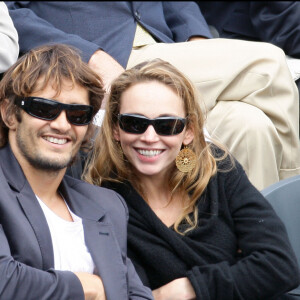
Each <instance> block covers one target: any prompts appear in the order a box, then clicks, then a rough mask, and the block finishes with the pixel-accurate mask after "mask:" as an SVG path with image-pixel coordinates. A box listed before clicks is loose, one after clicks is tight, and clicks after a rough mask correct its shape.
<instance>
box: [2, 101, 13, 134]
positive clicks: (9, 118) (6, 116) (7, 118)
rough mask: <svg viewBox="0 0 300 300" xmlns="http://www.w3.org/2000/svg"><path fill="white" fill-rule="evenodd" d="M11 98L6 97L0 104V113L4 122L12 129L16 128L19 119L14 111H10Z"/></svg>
mask: <svg viewBox="0 0 300 300" xmlns="http://www.w3.org/2000/svg"><path fill="white" fill-rule="evenodd" d="M8 106H9V100H8V99H4V101H3V102H2V103H1V104H0V113H1V118H2V120H3V122H4V124H5V125H6V126H7V127H8V128H9V129H11V130H15V129H16V124H17V119H16V115H15V113H13V112H12V111H10V112H8Z"/></svg>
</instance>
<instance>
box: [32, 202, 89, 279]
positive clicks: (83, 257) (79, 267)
mask: <svg viewBox="0 0 300 300" xmlns="http://www.w3.org/2000/svg"><path fill="white" fill-rule="evenodd" d="M36 198H37V199H38V201H39V203H40V205H41V208H42V210H43V212H44V214H45V217H46V220H47V223H48V226H49V229H50V233H51V238H52V245H53V252H54V269H55V270H61V271H72V272H87V273H90V274H93V272H94V269H95V265H94V262H93V260H92V257H91V254H90V252H89V250H88V249H87V247H86V245H85V241H84V232H83V226H82V219H81V218H80V217H78V216H76V215H75V214H74V213H73V212H72V211H71V210H70V209H69V207H68V205H67V204H66V205H67V207H68V209H69V212H70V214H71V216H72V218H73V222H69V221H66V220H64V219H62V218H61V217H59V216H58V215H56V214H55V213H54V212H53V211H52V210H51V209H50V208H49V207H48V206H47V205H46V204H45V203H44V202H43V201H42V200H41V199H39V197H38V196H36Z"/></svg>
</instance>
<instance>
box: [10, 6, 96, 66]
mask: <svg viewBox="0 0 300 300" xmlns="http://www.w3.org/2000/svg"><path fill="white" fill-rule="evenodd" d="M6 4H7V7H8V8H9V12H10V16H11V18H12V20H13V22H14V25H15V27H16V29H17V32H18V34H19V45H20V52H21V53H26V52H27V51H29V50H31V49H32V48H35V47H38V46H40V45H43V44H48V43H63V44H68V45H71V46H74V47H76V48H78V49H80V50H81V56H82V59H83V60H84V61H85V62H88V61H89V59H90V57H91V56H92V54H93V53H94V52H95V51H96V50H98V49H99V48H100V47H99V46H98V45H96V44H94V43H92V42H89V41H87V40H85V39H83V38H81V37H80V36H78V35H75V34H69V33H66V32H64V31H62V30H59V29H57V28H56V27H54V26H53V25H52V24H51V23H49V22H47V21H46V20H44V19H42V18H40V17H38V16H37V15H36V14H35V13H34V12H33V11H32V10H31V9H30V8H29V4H30V1H7V2H6ZM53 17H55V16H53Z"/></svg>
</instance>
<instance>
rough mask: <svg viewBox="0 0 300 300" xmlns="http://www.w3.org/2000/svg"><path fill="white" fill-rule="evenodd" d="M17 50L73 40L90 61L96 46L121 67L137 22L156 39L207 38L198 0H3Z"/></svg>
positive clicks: (127, 53) (131, 41) (23, 51)
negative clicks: (140, 0)
mask: <svg viewBox="0 0 300 300" xmlns="http://www.w3.org/2000/svg"><path fill="white" fill-rule="evenodd" d="M6 4H7V6H8V8H9V10H10V15H11V18H12V20H13V22H14V25H15V27H16V29H17V31H18V34H19V44H20V51H21V53H25V52H27V51H28V50H30V49H32V48H34V47H37V46H39V45H42V44H46V43H50V42H55V43H65V44H69V45H73V46H75V47H77V48H78V49H80V50H81V51H82V57H83V59H84V60H85V61H88V60H89V59H90V57H91V55H92V54H93V53H94V52H95V51H96V50H98V49H99V48H101V49H103V50H104V51H105V52H107V53H109V54H110V55H111V56H112V57H114V58H115V59H116V60H117V61H118V62H119V63H120V64H121V65H122V66H123V67H126V65H127V61H128V58H129V55H130V52H131V50H132V43H133V39H134V34H135V30H136V24H137V22H138V23H140V24H141V25H142V26H143V27H145V28H146V29H147V30H148V31H149V32H150V33H151V34H152V35H153V36H154V37H155V38H156V39H157V41H159V42H164V43H173V42H184V41H186V40H187V39H188V38H189V37H191V36H193V35H201V36H205V37H211V35H210V32H209V29H208V26H207V24H206V22H205V20H204V18H203V16H202V14H201V12H200V10H199V7H198V6H197V4H196V3H195V2H193V1H190V2H186V1H185V2H172V1H161V2H160V1H156V2H149V1H145V2H136V1H107V2H105V1H103V2H102V1H94V2H89V1H77V2H70V1H52V2H51V1H50V2H48V1H7V2H6Z"/></svg>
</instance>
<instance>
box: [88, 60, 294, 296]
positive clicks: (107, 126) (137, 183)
mask: <svg viewBox="0 0 300 300" xmlns="http://www.w3.org/2000/svg"><path fill="white" fill-rule="evenodd" d="M196 99H197V95H196V92H195V90H194V88H193V85H192V84H191V82H190V81H189V80H188V79H187V78H186V77H185V76H184V75H183V74H182V73H180V72H179V71H178V70H177V69H175V68H174V67H173V66H172V65H170V64H169V63H167V62H164V61H161V60H154V61H151V62H148V63H143V64H140V65H138V66H136V67H134V68H132V69H130V70H127V71H125V72H124V73H123V74H122V75H120V76H119V77H118V78H117V79H116V80H115V81H114V83H113V84H112V86H111V94H110V97H109V101H108V103H107V106H106V115H105V118H104V121H103V125H102V128H101V133H100V135H99V137H98V138H97V141H96V145H95V148H94V150H95V151H94V152H93V153H94V154H93V157H92V159H91V164H90V167H89V170H87V171H86V174H85V179H86V180H87V181H89V182H91V183H94V184H97V185H101V186H106V187H108V188H111V189H114V190H116V191H117V192H118V193H120V194H121V195H122V196H123V197H124V198H125V200H126V202H127V205H128V207H129V212H130V217H129V228H128V250H129V253H128V255H129V256H130V257H131V259H132V260H133V262H134V264H135V267H136V269H137V271H138V273H139V275H140V277H141V279H142V281H143V282H144V284H146V285H148V286H149V287H150V288H151V289H152V290H153V295H154V297H155V299H172V300H174V299H181V300H182V299H218V300H221V299H251V300H253V299H264V300H265V299H268V298H271V297H276V296H279V295H281V294H283V293H284V292H286V291H288V290H290V289H292V288H293V287H295V286H297V284H298V283H299V273H298V269H297V262H296V258H295V256H294V253H293V251H292V249H291V246H290V244H289V241H288V238H287V234H286V231H285V228H284V226H283V224H282V223H281V221H280V220H279V219H278V217H277V216H276V215H275V213H274V211H273V210H272V208H271V207H270V205H269V204H268V203H267V201H266V200H265V199H264V198H263V196H262V195H261V194H260V193H259V192H258V191H257V190H256V189H255V188H254V187H253V186H252V184H251V183H250V182H249V180H248V178H247V176H246V175H245V172H244V171H243V169H242V167H241V165H240V164H239V163H238V162H237V161H234V159H233V158H232V157H231V156H230V155H229V154H228V152H227V151H226V149H225V148H224V147H223V146H221V145H218V144H217V142H214V143H212V142H211V141H210V142H208V141H206V139H205V136H204V134H203V124H204V117H203V114H202V112H201V109H200V107H199V104H198V103H197V101H196Z"/></svg>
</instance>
